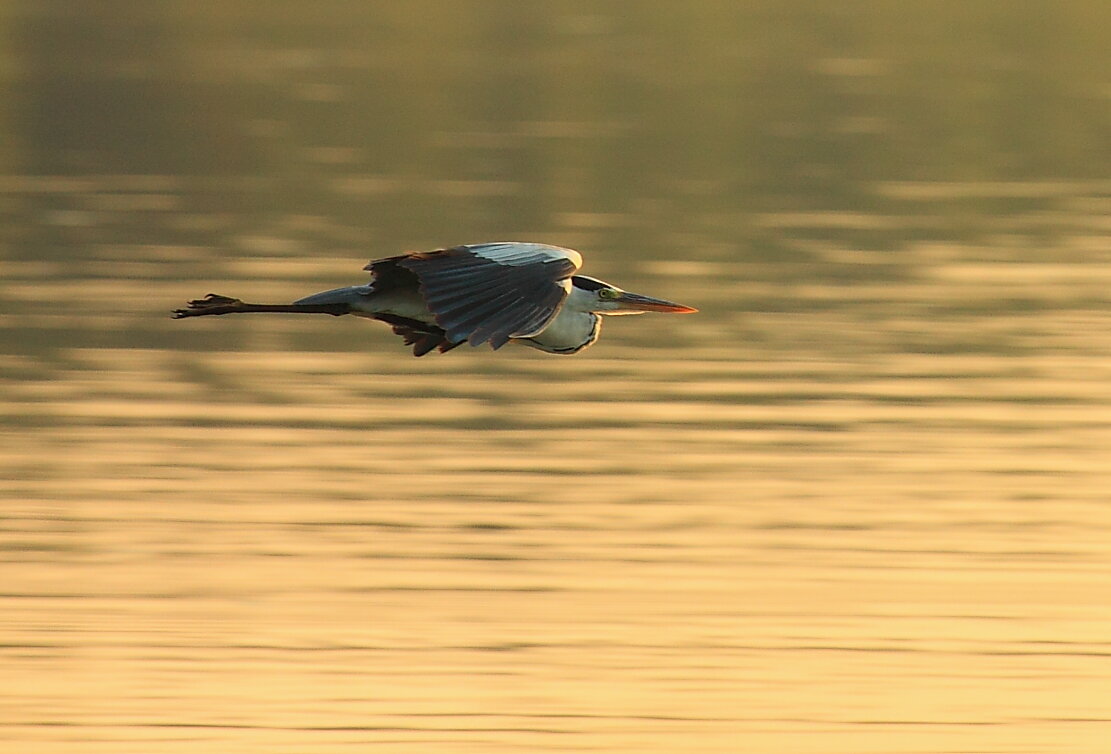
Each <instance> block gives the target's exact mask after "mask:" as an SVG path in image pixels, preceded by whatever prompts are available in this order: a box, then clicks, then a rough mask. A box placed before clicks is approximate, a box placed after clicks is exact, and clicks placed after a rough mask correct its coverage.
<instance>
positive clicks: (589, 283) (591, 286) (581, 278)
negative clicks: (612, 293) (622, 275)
mask: <svg viewBox="0 0 1111 754" xmlns="http://www.w3.org/2000/svg"><path fill="white" fill-rule="evenodd" d="M571 285H573V286H575V287H576V288H582V289H583V290H584V291H600V290H602V289H603V288H612V287H613V286H612V285H610V284H609V283H603V282H602V281H601V280H597V279H595V278H588V277H587V276H586V275H575V276H574V277H572V278H571Z"/></svg>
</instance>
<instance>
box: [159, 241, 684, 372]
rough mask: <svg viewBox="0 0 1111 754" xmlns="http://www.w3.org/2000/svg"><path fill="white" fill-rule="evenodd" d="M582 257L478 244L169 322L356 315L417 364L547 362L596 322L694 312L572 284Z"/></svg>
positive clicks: (198, 303) (212, 306)
mask: <svg viewBox="0 0 1111 754" xmlns="http://www.w3.org/2000/svg"><path fill="white" fill-rule="evenodd" d="M581 266H582V256H580V255H579V253H578V252H577V251H574V250H572V249H564V248H560V247H558V246H548V245H546V244H539V243H517V242H503V243H483V244H474V245H470V246H454V247H451V248H447V249H436V250H435V251H425V252H409V253H406V254H402V255H400V256H395V257H387V258H385V259H377V260H375V261H373V262H371V263H370V264H368V265H367V266H366V267H364V268H363V269H365V270H369V271H370V275H371V280H370V282H369V283H366V284H364V285H351V286H346V287H343V288H335V289H332V290H329V291H323V292H321V293H314V294H312V295H311V296H306V297H304V298H302V299H298V300H297V301H294V302H293V303H292V304H248V303H246V302H244V301H240V300H239V299H236V298H229V297H227V296H219V295H216V294H214V293H210V294H208V295H207V296H206V297H205V298H202V299H196V300H194V301H190V302H189V304H188V307H187V308H184V309H177V310H175V311H174V313H173V316H174V318H175V319H181V318H184V317H200V316H203V315H210V314H236V313H240V312H292V313H302V314H331V315H333V316H340V315H344V314H353V315H355V316H357V317H367V318H369V319H377V320H380V321H382V322H385V323H386V324H388V325H390V326H391V327H392V328H393V331H394V333H396V334H397V335H400V336H401V337H402V338H404V340H405V345H408V346H412V347H413V355H414V356H423V355H425V354H426V353H428V352H429V351H432V350H433V349H439V350H440V352H446V351H450V350H451V349H453V348H455V347H456V346H460V345H462V344H463V343H469V344H470V345H472V346H478V345H481V344H482V343H488V344H489V345H490V347H491V348H493V349H494V350H497V349H499V348H501V347H502V346H504V345H505V344H506V343H509V342H511V341H512V342H516V343H523V344H524V345H527V346H531V347H532V348H537V349H540V350H541V351H546V352H547V353H559V354H570V353H577V352H579V351H581V350H582V349H584V348H586V347H587V346H589V345H590V344H591V343H593V342H594V341H596V340H597V339H598V334H599V332H600V331H601V327H602V319H601V316H599V315H614V314H643V313H645V312H671V313H675V314H686V313H690V312H695V311H698V310H697V309H694V308H692V307H689V306H683V305H682V304H676V303H673V302H671V301H665V300H663V299H659V298H651V297H649V296H642V295H640V294H637V293H629V292H628V291H624V290H622V289H620V288H618V287H616V286H613V285H610V284H609V283H605V282H602V281H601V280H596V279H595V278H591V277H586V276H585V275H576V274H575V273H576V272H578V270H579V268H580V267H581Z"/></svg>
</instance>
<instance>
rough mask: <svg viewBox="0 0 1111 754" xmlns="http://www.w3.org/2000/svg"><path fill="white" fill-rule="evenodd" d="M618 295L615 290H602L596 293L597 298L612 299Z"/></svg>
mask: <svg viewBox="0 0 1111 754" xmlns="http://www.w3.org/2000/svg"><path fill="white" fill-rule="evenodd" d="M620 295H621V293H620V292H619V291H618V290H617V289H616V288H602V289H601V290H599V291H598V298H607V299H614V298H617V297H618V296H620Z"/></svg>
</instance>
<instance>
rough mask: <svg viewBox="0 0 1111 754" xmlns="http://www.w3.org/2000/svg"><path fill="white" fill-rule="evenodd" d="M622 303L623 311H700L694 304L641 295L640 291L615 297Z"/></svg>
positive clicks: (623, 293) (673, 312)
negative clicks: (686, 304)
mask: <svg viewBox="0 0 1111 754" xmlns="http://www.w3.org/2000/svg"><path fill="white" fill-rule="evenodd" d="M615 301H616V302H617V303H618V304H620V305H621V310H622V311H630V312H668V313H670V314H691V313H693V312H696V311H698V310H697V309H695V308H694V307H693V306H683V305H682V304H676V303H675V302H674V301H665V300H664V299H662V298H652V297H651V296H641V295H640V294H639V293H627V292H622V294H621V295H620V296H619V297H618V298H617V299H615Z"/></svg>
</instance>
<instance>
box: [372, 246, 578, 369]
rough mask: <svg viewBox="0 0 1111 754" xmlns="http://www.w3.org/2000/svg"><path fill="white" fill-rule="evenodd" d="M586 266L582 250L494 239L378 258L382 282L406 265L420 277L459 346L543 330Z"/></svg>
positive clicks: (494, 343) (495, 343)
mask: <svg viewBox="0 0 1111 754" xmlns="http://www.w3.org/2000/svg"><path fill="white" fill-rule="evenodd" d="M580 266H582V257H581V256H579V253H578V252H577V251H573V250H571V249H563V248H560V247H558V246H547V245H545V244H538V243H510V242H506V243H487V244H477V245H473V246H454V247H452V248H450V249H437V250H436V251H426V252H413V253H410V254H405V255H403V256H400V257H390V258H388V259H380V260H377V261H375V262H371V263H370V264H369V265H367V267H366V269H368V270H370V271H371V272H372V273H373V274H374V276H375V287H376V288H377V287H378V283H379V282H382V283H385V282H387V281H388V280H389V279H390V278H393V277H396V276H397V274H398V268H401V269H403V270H408V271H409V272H411V273H412V274H413V275H415V276H416V278H417V280H418V281H419V288H420V293H421V296H422V297H423V298H424V301H425V303H426V304H427V305H428V308H429V310H430V311H431V312H432V315H433V317H434V318H435V320H436V324H438V325H439V326H440V327H441V328H443V330H444V331H445V332H446V334H447V339H448V340H449V341H451V342H452V343H462V342H464V341H466V342H468V343H470V344H471V345H472V346H477V345H479V344H481V343H487V342H488V343H489V344H490V347H491V348H494V349H498V348H501V347H502V346H504V345H505V344H506V343H507V342H509V339H510V338H523V337H528V336H530V335H535V334H536V333H538V332H540V331H541V330H543V329H544V328H545V327H547V326H548V324H549V323H550V322H551V321H552V319H553V318H554V317H555V316H556V315H557V314H558V313H559V309H560V307H561V306H562V305H563V301H564V299H566V298H567V294H568V292H569V291H570V289H571V284H570V278H571V276H572V275H573V274H574V273H575V272H576V271H577V270H578V269H579V267H580Z"/></svg>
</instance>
